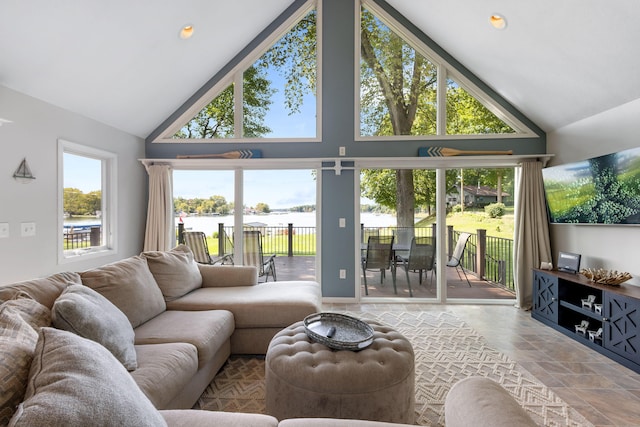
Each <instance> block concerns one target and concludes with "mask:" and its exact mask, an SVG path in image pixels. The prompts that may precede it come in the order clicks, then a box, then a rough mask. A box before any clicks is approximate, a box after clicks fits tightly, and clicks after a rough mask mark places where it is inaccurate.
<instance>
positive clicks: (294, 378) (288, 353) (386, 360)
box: [265, 322, 415, 424]
mask: <svg viewBox="0 0 640 427" xmlns="http://www.w3.org/2000/svg"><path fill="white" fill-rule="evenodd" d="M368 323H369V324H370V325H371V326H372V327H373V329H374V335H373V338H374V339H373V343H372V344H371V345H370V346H369V347H367V348H365V349H364V350H360V351H357V352H354V351H348V350H339V351H337V350H332V349H330V348H329V347H327V346H325V345H324V344H320V343H317V342H314V341H312V340H310V339H309V338H308V337H307V335H306V334H305V331H304V324H303V322H297V323H294V324H293V325H291V326H289V327H288V328H285V329H283V330H282V331H280V332H278V333H277V334H276V335H275V336H274V337H273V340H272V341H271V344H269V349H268V350H267V357H266V364H265V366H266V367H265V379H266V400H267V402H266V403H267V405H266V406H267V413H268V414H269V415H272V416H274V417H276V418H277V419H279V420H283V419H287V418H300V417H330V418H353V419H361V420H375V421H386V422H394V423H405V424H412V423H413V420H414V404H415V394H414V383H415V378H414V355H413V347H412V346H411V343H409V341H408V340H407V339H406V338H405V337H404V336H402V335H401V334H400V333H398V332H396V331H394V330H393V329H391V328H390V327H388V326H384V325H380V324H377V323H375V322H368Z"/></svg>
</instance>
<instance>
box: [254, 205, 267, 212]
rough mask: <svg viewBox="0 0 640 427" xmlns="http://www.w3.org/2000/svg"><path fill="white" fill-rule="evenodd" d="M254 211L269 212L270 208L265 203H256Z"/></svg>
mask: <svg viewBox="0 0 640 427" xmlns="http://www.w3.org/2000/svg"><path fill="white" fill-rule="evenodd" d="M255 209H256V212H258V213H269V212H271V209H269V205H268V204H266V203H258V204H256V208H255Z"/></svg>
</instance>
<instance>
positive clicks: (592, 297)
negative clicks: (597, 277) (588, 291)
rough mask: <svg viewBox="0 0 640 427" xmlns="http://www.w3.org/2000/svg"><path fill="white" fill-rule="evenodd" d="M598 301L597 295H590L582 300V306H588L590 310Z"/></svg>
mask: <svg viewBox="0 0 640 427" xmlns="http://www.w3.org/2000/svg"><path fill="white" fill-rule="evenodd" d="M594 302H596V296H595V295H589V296H588V297H587V299H583V300H582V308H588V309H589V310H593V303H594Z"/></svg>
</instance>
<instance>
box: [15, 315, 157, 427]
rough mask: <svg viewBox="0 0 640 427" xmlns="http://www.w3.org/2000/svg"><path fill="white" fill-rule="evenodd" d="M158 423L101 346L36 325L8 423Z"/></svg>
mask: <svg viewBox="0 0 640 427" xmlns="http://www.w3.org/2000/svg"><path fill="white" fill-rule="evenodd" d="M98 420H99V421H100V425H103V426H123V425H135V426H162V425H166V422H165V421H164V418H163V417H162V416H161V415H160V413H159V412H158V411H157V410H156V408H154V407H153V405H152V404H151V402H150V401H149V399H147V397H146V396H145V395H144V394H143V393H142V391H140V389H139V388H138V386H137V385H136V383H135V381H134V380H133V378H132V377H131V375H129V373H128V372H127V370H126V369H125V368H124V366H122V364H121V363H120V362H119V361H118V360H116V359H115V358H114V357H113V355H112V354H111V353H110V352H109V351H108V350H107V349H105V348H104V347H102V346H101V345H100V344H98V343H96V342H94V341H91V340H87V339H85V338H82V337H80V336H78V335H75V334H73V333H70V332H67V331H62V330H59V329H55V328H48V327H46V328H41V329H40V333H39V336H38V343H37V344H36V350H35V355H34V359H33V363H32V366H31V371H30V373H29V383H28V386H27V393H26V395H25V400H24V402H22V403H21V404H20V405H19V406H18V409H17V411H16V413H15V415H14V416H13V418H12V420H11V424H10V425H11V426H15V427H17V426H30V427H34V426H52V425H68V426H88V425H96V421H98Z"/></svg>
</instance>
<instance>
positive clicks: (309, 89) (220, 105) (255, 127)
mask: <svg viewBox="0 0 640 427" xmlns="http://www.w3.org/2000/svg"><path fill="white" fill-rule="evenodd" d="M316 16H317V12H316V10H315V9H314V10H312V11H310V12H309V13H308V14H307V15H306V16H305V17H303V18H302V19H301V20H300V21H298V22H297V23H296V24H295V25H294V26H293V28H291V29H290V30H289V31H288V32H287V33H286V34H285V35H284V36H282V37H281V38H280V39H279V40H278V41H277V42H276V43H275V44H274V45H273V46H272V47H271V48H270V49H269V50H268V51H267V52H265V53H264V54H263V55H262V56H261V57H260V58H258V59H257V60H256V61H255V62H254V63H253V64H252V65H251V66H249V67H248V68H247V69H246V70H244V71H243V72H242V75H241V77H242V85H238V86H237V87H234V85H233V84H232V85H229V86H228V87H226V88H225V89H224V91H222V92H221V93H220V94H218V95H217V96H216V98H215V99H214V100H213V101H211V103H209V104H208V105H207V106H206V107H205V108H204V109H202V110H201V111H200V112H199V113H198V114H197V115H196V116H195V117H194V118H193V119H191V120H190V121H189V122H188V123H187V124H185V125H184V126H183V127H182V128H181V129H180V131H178V132H177V133H176V134H175V135H173V138H174V139H222V138H294V137H296V138H311V137H315V136H316V122H317V120H316V82H317V75H316V74H317V72H316V71H317V66H316V65H317V58H316V55H317V48H316ZM228 77H230V78H232V79H234V81H237V80H235V79H237V78H238V77H240V76H238V75H237V74H236V75H234V76H228ZM239 86H242V87H241V88H240V87H239ZM234 90H241V91H242V94H241V97H240V98H241V99H242V105H236V102H237V101H238V99H237V97H234ZM238 109H241V110H242V119H241V120H242V126H241V128H242V135H238V134H236V130H234V121H235V120H236V119H237V120H240V119H239V118H238V116H234V114H237V112H238ZM236 128H237V131H238V132H240V126H236Z"/></svg>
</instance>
